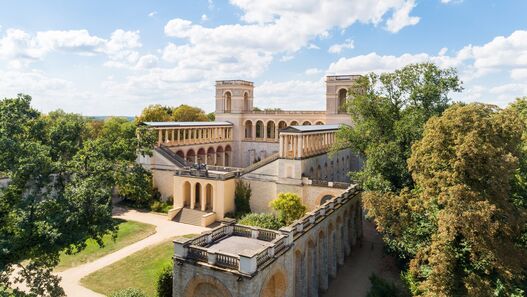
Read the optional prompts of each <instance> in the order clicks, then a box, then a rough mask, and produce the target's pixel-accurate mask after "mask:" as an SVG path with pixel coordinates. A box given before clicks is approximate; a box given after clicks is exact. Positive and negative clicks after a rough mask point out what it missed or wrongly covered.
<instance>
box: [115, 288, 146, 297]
mask: <svg viewBox="0 0 527 297" xmlns="http://www.w3.org/2000/svg"><path fill="white" fill-rule="evenodd" d="M110 297H147V296H146V295H145V293H143V291H141V290H139V289H136V288H128V289H123V290H119V291H117V292H114V293H112V295H110Z"/></svg>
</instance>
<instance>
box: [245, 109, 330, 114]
mask: <svg viewBox="0 0 527 297" xmlns="http://www.w3.org/2000/svg"><path fill="white" fill-rule="evenodd" d="M247 113H252V114H317V115H319V114H326V111H324V110H253V111H249V112H247Z"/></svg>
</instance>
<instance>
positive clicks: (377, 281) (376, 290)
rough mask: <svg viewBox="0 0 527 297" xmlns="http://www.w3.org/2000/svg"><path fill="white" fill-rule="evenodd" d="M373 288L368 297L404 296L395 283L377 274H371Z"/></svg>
mask: <svg viewBox="0 0 527 297" xmlns="http://www.w3.org/2000/svg"><path fill="white" fill-rule="evenodd" d="M370 282H371V288H370V291H369V292H368V295H366V297H402V296H404V295H403V294H402V293H401V290H399V288H397V286H396V285H395V284H394V283H391V282H388V281H386V280H384V279H382V278H380V277H378V276H377V275H375V273H374V274H372V275H371V276H370Z"/></svg>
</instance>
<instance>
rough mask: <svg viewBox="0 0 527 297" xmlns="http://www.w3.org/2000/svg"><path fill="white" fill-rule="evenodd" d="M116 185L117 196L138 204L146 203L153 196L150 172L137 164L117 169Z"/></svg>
mask: <svg viewBox="0 0 527 297" xmlns="http://www.w3.org/2000/svg"><path fill="white" fill-rule="evenodd" d="M116 185H117V190H118V192H119V196H121V197H124V198H125V199H128V200H131V201H133V202H134V203H135V204H136V205H138V206H145V205H147V204H148V203H149V202H150V201H151V200H152V198H153V193H154V189H153V185H152V174H151V173H150V172H149V171H147V170H145V169H144V168H143V166H141V165H139V164H134V165H131V166H129V167H128V168H126V170H121V171H119V174H118V175H117V183H116Z"/></svg>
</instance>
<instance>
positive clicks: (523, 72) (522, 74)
mask: <svg viewBox="0 0 527 297" xmlns="http://www.w3.org/2000/svg"><path fill="white" fill-rule="evenodd" d="M511 78H512V79H514V80H527V68H518V69H512V70H511Z"/></svg>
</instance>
